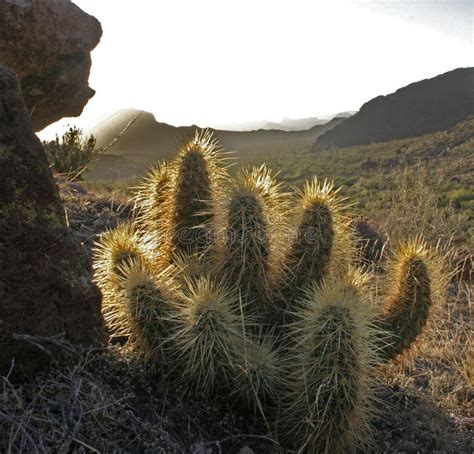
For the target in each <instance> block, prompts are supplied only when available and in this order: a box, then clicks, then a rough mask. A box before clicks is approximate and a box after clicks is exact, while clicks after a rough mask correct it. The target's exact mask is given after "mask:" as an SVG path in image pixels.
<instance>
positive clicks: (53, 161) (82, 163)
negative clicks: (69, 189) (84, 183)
mask: <svg viewBox="0 0 474 454" xmlns="http://www.w3.org/2000/svg"><path fill="white" fill-rule="evenodd" d="M96 146H97V140H96V138H95V137H94V136H93V135H90V136H89V137H84V136H83V132H82V129H79V128H78V127H77V126H70V127H69V129H68V130H67V131H66V132H65V133H64V134H63V135H62V137H59V136H58V135H57V134H56V138H55V139H54V140H51V141H44V142H43V147H44V151H45V152H46V156H47V157H48V161H49V163H50V166H51V167H52V168H53V169H54V171H55V172H56V173H59V174H64V175H65V176H66V177H67V179H68V180H71V181H74V180H81V179H82V177H83V175H84V172H85V170H86V169H87V168H88V167H89V165H90V163H91V162H92V160H93V159H94V158H95V157H96V156H97V155H98V154H99V153H100V150H98V149H96Z"/></svg>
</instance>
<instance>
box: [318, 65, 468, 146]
mask: <svg viewBox="0 0 474 454" xmlns="http://www.w3.org/2000/svg"><path fill="white" fill-rule="evenodd" d="M473 87H474V68H458V69H455V70H453V71H449V72H447V73H444V74H441V75H439V76H436V77H433V78H432V79H425V80H421V81H419V82H415V83H413V84H410V85H407V86H406V87H403V88H400V89H399V90H397V91H396V92H394V93H391V94H389V95H387V96H378V97H377V98H374V99H372V100H370V101H369V102H367V103H365V104H364V105H363V106H362V107H361V109H360V111H359V112H357V113H356V114H355V115H353V116H352V117H350V118H347V119H346V120H344V121H343V122H342V123H340V124H338V125H337V126H335V127H334V128H333V129H331V130H330V131H328V132H326V133H325V134H323V135H321V136H320V137H318V139H317V140H316V142H315V144H314V146H313V149H314V150H315V151H317V150H321V149H328V148H339V147H350V146H354V145H363V144H369V143H373V142H385V141H388V140H395V139H405V138H408V137H417V136H421V135H423V134H430V133H433V132H436V131H442V130H445V129H449V128H451V127H453V126H454V125H456V124H457V123H459V122H460V121H463V120H465V119H466V118H467V117H468V116H469V115H472V114H474V90H473Z"/></svg>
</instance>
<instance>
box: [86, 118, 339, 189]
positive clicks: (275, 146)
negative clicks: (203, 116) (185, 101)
mask: <svg viewBox="0 0 474 454" xmlns="http://www.w3.org/2000/svg"><path fill="white" fill-rule="evenodd" d="M134 120H135V121H134ZM132 121H134V122H133V124H131V125H130V126H129V128H128V129H127V130H126V131H125V133H123V135H121V136H120V137H119V138H118V140H117V141H116V142H115V143H114V144H113V145H112V146H111V147H110V148H109V149H108V150H107V153H105V154H104V155H102V156H101V158H100V159H99V160H98V161H97V162H95V163H94V165H93V166H92V167H91V169H90V172H89V174H88V175H87V178H88V179H89V180H110V179H122V178H128V177H132V176H135V175H141V174H143V173H144V172H145V171H146V169H147V168H148V167H149V166H150V165H152V164H153V163H155V162H156V161H158V160H160V159H165V158H168V157H169V156H170V155H171V154H172V153H173V152H174V150H175V149H176V147H177V146H179V145H180V144H181V143H182V142H183V140H184V139H186V138H188V137H190V136H191V135H192V134H194V131H195V130H196V128H197V126H181V127H176V126H171V125H168V124H166V123H160V122H157V121H156V120H155V117H154V116H153V115H152V114H151V113H149V112H143V113H140V111H137V110H133V109H127V110H123V111H120V112H118V113H116V114H114V115H113V116H112V117H110V118H109V119H107V120H105V121H104V122H102V123H101V124H99V125H97V126H96V127H95V128H93V129H92V130H91V131H90V132H91V133H92V134H94V135H95V136H96V137H97V139H98V146H99V147H105V146H107V145H109V144H110V143H112V142H113V140H114V139H115V138H117V137H118V136H119V135H120V134H121V132H122V131H123V130H124V128H126V126H127V125H128V124H129V123H130V122H132ZM341 121H343V119H342V118H335V119H333V120H331V121H330V122H328V123H326V124H324V125H316V126H314V127H312V128H310V129H308V130H305V131H281V130H257V131H223V130H212V129H211V130H212V131H214V133H215V136H216V137H217V138H218V139H219V140H220V141H221V144H222V146H223V147H224V148H225V149H226V150H228V151H232V152H238V155H239V157H242V158H244V159H245V158H247V157H248V156H252V157H254V156H257V157H258V155H259V154H260V153H263V152H267V151H272V152H278V153H294V152H297V151H300V150H302V149H304V148H306V147H308V146H310V145H311V144H312V143H313V142H314V141H315V140H316V139H317V138H318V137H319V136H320V135H321V134H323V133H325V132H326V131H328V130H329V129H331V128H333V127H334V126H335V125H337V124H338V123H339V122H341Z"/></svg>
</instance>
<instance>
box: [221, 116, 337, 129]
mask: <svg viewBox="0 0 474 454" xmlns="http://www.w3.org/2000/svg"><path fill="white" fill-rule="evenodd" d="M330 119H332V117H331V118H325V119H323V118H318V117H308V118H296V119H295V118H283V119H282V120H280V121H268V120H262V121H248V122H245V123H230V124H222V125H218V129H223V130H226V131H258V130H259V129H266V130H269V129H279V130H280V131H304V130H306V129H310V128H312V127H313V126H316V125H322V124H324V123H327V122H328V121H329V120H330Z"/></svg>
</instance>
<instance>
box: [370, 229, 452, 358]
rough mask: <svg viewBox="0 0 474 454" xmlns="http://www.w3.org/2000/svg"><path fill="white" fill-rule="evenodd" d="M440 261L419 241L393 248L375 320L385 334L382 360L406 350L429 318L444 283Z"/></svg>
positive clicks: (438, 257) (440, 296)
mask: <svg viewBox="0 0 474 454" xmlns="http://www.w3.org/2000/svg"><path fill="white" fill-rule="evenodd" d="M442 261H443V259H442V257H441V256H440V255H439V254H438V253H437V252H436V251H434V250H432V249H431V248H430V247H428V246H427V244H426V242H425V241H424V240H422V239H421V238H415V239H414V240H409V241H405V242H403V243H401V244H400V245H399V246H398V247H396V249H395V251H394V254H393V258H392V260H391V263H390V264H389V266H388V282H387V283H386V295H385V307H384V313H383V315H382V316H381V317H380V318H379V320H378V324H379V326H380V327H381V328H382V329H384V330H386V331H387V332H388V335H389V336H388V338H387V339H386V341H385V342H381V352H382V356H383V358H384V359H385V360H390V359H392V358H394V357H396V356H397V355H399V354H401V353H403V352H404V351H406V350H408V349H409V348H410V346H411V345H412V344H413V343H414V342H415V341H416V339H417V338H418V336H419V335H420V334H421V332H422V330H423V328H424V327H425V325H426V324H427V323H428V321H429V320H430V319H432V318H433V317H432V313H433V312H434V311H435V310H436V308H437V307H438V306H439V305H440V303H441V300H442V295H443V294H444V292H445V287H446V282H447V277H446V276H445V274H444V273H443V272H442V267H443V265H442Z"/></svg>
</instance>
